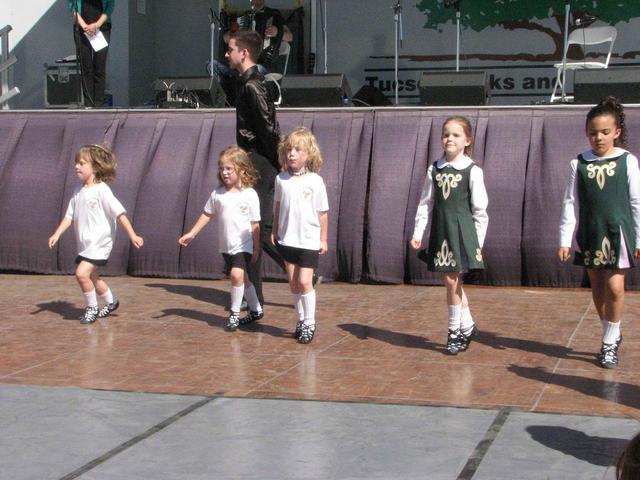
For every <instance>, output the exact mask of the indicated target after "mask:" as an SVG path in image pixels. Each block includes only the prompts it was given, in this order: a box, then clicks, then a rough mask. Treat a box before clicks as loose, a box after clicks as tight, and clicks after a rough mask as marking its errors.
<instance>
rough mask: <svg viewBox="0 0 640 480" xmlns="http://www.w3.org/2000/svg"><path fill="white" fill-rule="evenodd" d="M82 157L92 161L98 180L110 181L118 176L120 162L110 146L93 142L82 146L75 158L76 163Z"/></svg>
mask: <svg viewBox="0 0 640 480" xmlns="http://www.w3.org/2000/svg"><path fill="white" fill-rule="evenodd" d="M81 158H84V159H85V160H89V161H90V162H91V166H92V167H93V172H94V173H95V178H96V182H110V181H111V180H113V179H114V178H115V177H116V167H117V165H118V162H117V161H116V156H115V154H114V153H113V151H112V150H111V148H109V146H107V145H98V144H96V143H93V144H90V145H85V146H84V147H80V150H78V153H77V154H76V158H75V160H74V161H75V163H79V162H80V159H81Z"/></svg>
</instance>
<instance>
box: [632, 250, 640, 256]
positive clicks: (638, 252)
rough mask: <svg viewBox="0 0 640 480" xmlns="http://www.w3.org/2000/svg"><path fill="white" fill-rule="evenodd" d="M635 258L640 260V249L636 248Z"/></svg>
mask: <svg viewBox="0 0 640 480" xmlns="http://www.w3.org/2000/svg"><path fill="white" fill-rule="evenodd" d="M633 256H634V257H636V258H640V248H636V249H635V251H634V252H633Z"/></svg>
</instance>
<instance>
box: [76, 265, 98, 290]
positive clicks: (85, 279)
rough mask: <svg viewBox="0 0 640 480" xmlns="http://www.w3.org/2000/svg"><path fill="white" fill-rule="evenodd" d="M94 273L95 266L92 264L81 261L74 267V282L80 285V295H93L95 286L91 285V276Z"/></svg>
mask: <svg viewBox="0 0 640 480" xmlns="http://www.w3.org/2000/svg"><path fill="white" fill-rule="evenodd" d="M95 271H96V266H95V265H94V264H92V263H89V262H86V261H84V260H82V261H81V262H80V263H79V264H78V266H77V267H76V280H77V281H78V284H79V285H80V289H81V290H82V293H89V292H93V293H94V294H95V290H96V286H95V285H94V284H93V280H92V278H91V277H92V275H93V274H94V272H95Z"/></svg>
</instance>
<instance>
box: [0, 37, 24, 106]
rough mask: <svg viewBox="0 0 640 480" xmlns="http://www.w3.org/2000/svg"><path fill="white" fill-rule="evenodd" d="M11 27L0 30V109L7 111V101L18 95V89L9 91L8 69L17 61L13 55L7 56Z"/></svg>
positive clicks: (14, 88)
mask: <svg viewBox="0 0 640 480" xmlns="http://www.w3.org/2000/svg"><path fill="white" fill-rule="evenodd" d="M11 30H13V28H12V27H11V25H7V26H6V27H3V28H1V29H0V48H1V51H0V108H2V109H3V110H8V109H9V103H8V102H9V100H10V99H11V98H13V97H15V96H16V95H18V94H19V93H20V89H19V88H18V87H13V88H11V89H9V68H11V66H12V65H13V64H14V63H16V62H17V61H18V59H17V58H16V57H15V55H9V32H10V31H11Z"/></svg>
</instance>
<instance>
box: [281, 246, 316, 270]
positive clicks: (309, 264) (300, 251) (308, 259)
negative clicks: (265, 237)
mask: <svg viewBox="0 0 640 480" xmlns="http://www.w3.org/2000/svg"><path fill="white" fill-rule="evenodd" d="M276 247H277V249H278V252H280V255H282V258H284V260H285V261H286V262H287V263H292V264H294V265H298V266H299V267H303V268H313V269H314V270H315V269H316V268H318V256H319V255H320V253H319V251H318V250H308V249H306V248H297V247H288V246H286V245H282V244H280V243H276Z"/></svg>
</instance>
